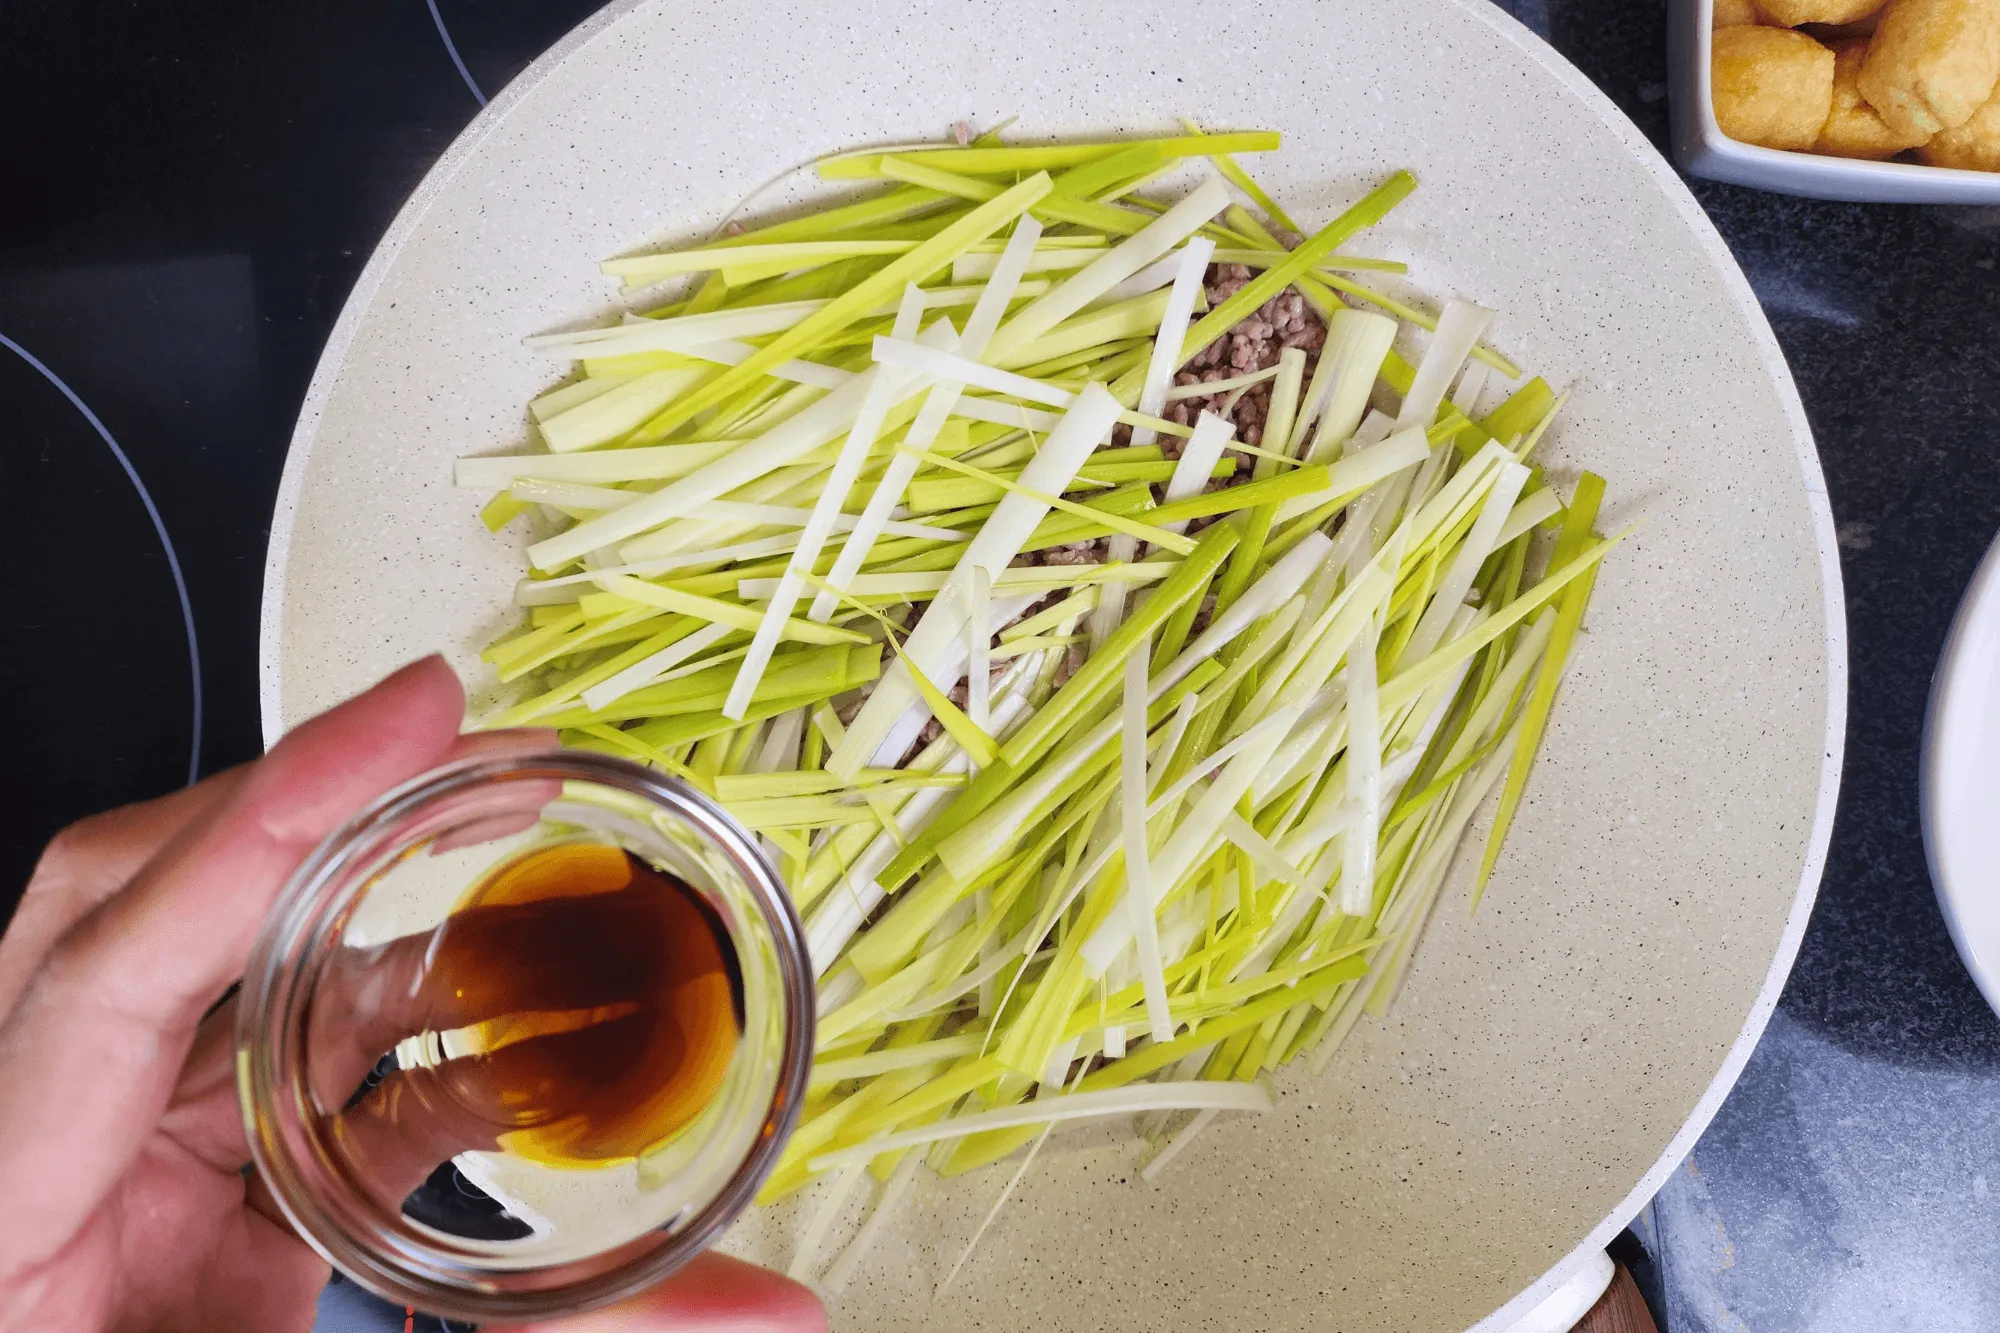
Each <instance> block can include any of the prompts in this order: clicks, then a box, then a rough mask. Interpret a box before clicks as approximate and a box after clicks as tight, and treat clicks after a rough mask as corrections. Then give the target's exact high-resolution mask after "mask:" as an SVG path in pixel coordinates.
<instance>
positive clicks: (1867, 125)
mask: <svg viewBox="0 0 2000 1333" xmlns="http://www.w3.org/2000/svg"><path fill="white" fill-rule="evenodd" d="M1867 54H1868V43H1867V42H1841V43H1839V44H1838V45H1836V46H1835V47H1834V48H1833V110H1832V112H1831V113H1829V114H1828V116H1827V118H1826V124H1825V125H1823V126H1821V127H1820V132H1819V142H1818V143H1816V144H1814V145H1813V151H1814V152H1816V153H1825V154H1828V155H1829V156H1832V157H1860V158H1871V159H1874V160H1876V161H1880V160H1881V159H1882V158H1885V157H1894V156H1895V155H1896V154H1898V153H1900V152H1902V151H1903V150H1904V149H1906V148H1916V147H1918V146H1920V145H1921V144H1923V143H1924V141H1925V139H1926V138H1927V137H1928V136H1926V135H1921V134H1917V135H1910V134H1898V133H1896V131H1894V130H1892V129H1890V128H1889V126H1888V123H1887V122H1886V121H1884V120H1883V119H1882V117H1881V116H1880V115H1879V114H1877V112H1876V110H1875V108H1874V107H1872V106H1870V105H1869V104H1868V100H1867V99H1866V98H1864V97H1863V96H1862V95H1861V89H1860V87H1859V86H1858V81H1859V79H1860V77H1861V62H1862V60H1863V59H1864V58H1866V56H1867Z"/></svg>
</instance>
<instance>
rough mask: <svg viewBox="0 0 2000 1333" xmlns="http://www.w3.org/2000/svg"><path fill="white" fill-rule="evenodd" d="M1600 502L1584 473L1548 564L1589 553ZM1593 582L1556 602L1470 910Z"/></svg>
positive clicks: (1517, 796) (1529, 762)
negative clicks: (1552, 624) (1550, 631)
mask: <svg viewBox="0 0 2000 1333" xmlns="http://www.w3.org/2000/svg"><path fill="white" fill-rule="evenodd" d="M1603 501H1604V478H1602V477H1600V476H1598V475H1597V474H1596V473H1594V472H1586V473H1584V474H1583V475H1582V476H1581V477H1579V478H1578V479H1577V483H1576V490H1575V492H1574V493H1573V494H1572V495H1571V497H1570V502H1569V511H1568V513H1566V514H1565V515H1564V516H1563V528H1562V534H1561V535H1560V536H1559V537H1557V538H1556V549H1555V554H1554V555H1553V556H1552V557H1551V559H1550V562H1549V563H1550V564H1551V565H1553V566H1555V567H1556V568H1558V569H1566V568H1568V567H1569V566H1571V565H1572V564H1574V563H1575V562H1576V561H1577V560H1578V559H1579V558H1580V557H1581V556H1582V555H1583V554H1584V553H1585V552H1586V551H1587V550H1588V549H1590V542H1591V528H1592V526H1593V525H1595V523H1596V522H1597V512H1598V509H1599V508H1600V507H1601V506H1602V504H1603ZM1595 578H1596V566H1595V565H1593V566H1591V567H1590V568H1589V569H1587V570H1586V571H1584V575H1583V577H1582V578H1580V579H1578V580H1577V581H1576V583H1575V584H1574V585H1572V586H1571V587H1570V588H1569V589H1568V590H1567V591H1565V592H1564V593H1563V597H1562V601H1561V604H1560V605H1559V606H1558V607H1557V609H1556V628H1555V633H1554V635H1553V636H1552V637H1551V638H1550V641H1549V646H1548V649H1547V651H1546V653H1545V655H1544V656H1543V658H1542V669H1541V673H1540V674H1539V675H1538V676H1537V677H1536V678H1535V688H1534V692H1533V693H1532V694H1530V695H1529V696H1528V704H1527V707H1526V709H1525V710H1524V711H1523V712H1522V715H1521V723H1520V727H1521V737H1520V741H1519V742H1518V743H1517V744H1516V746H1515V748H1514V758H1513V760H1512V762H1511V763H1510V764H1509V766H1508V769H1507V785H1506V786H1505V787H1503V788H1502V789H1501V792H1500V807H1499V809H1498V810H1497V811H1496V812H1495V813H1494V816H1493V827H1492V830H1491V831H1490V832H1489V833H1488V834H1487V835H1486V848H1485V851H1484V852H1483V853H1482V854H1481V855H1480V858H1479V878H1478V880H1477V881H1476V883H1475V886H1474V891H1473V899H1472V905H1473V906H1474V907H1475V908H1477V907H1478V905H1479V899H1480V896H1481V895H1483V894H1484V893H1485V891H1486V881H1487V880H1488V879H1490V878H1491V877H1492V875H1493V867H1494V865H1495V863H1496V862H1497V861H1498V860H1499V858H1500V844H1501V842H1502V841H1503V840H1504V839H1505V838H1506V836H1507V829H1508V827H1509V826H1510V825H1511V824H1512V823H1513V820H1514V811H1515V810H1516V808H1518V807H1519V805H1520V803H1521V794H1522V792H1523V791H1525V790H1526V788H1527V785H1528V773H1529V771H1530V770H1531V769H1532V768H1533V767H1534V764H1535V755H1536V753H1537V752H1538V751H1539V750H1540V749H1541V742H1542V732H1543V730H1544V729H1545V728H1546V727H1547V725H1548V720H1549V710H1550V708H1551V707H1553V706H1554V704H1555V697H1556V687H1557V686H1558V685H1559V684H1561V683H1562V676H1563V670H1564V668H1565V667H1567V666H1568V664H1569V654H1570V650H1571V647H1572V645H1573V644H1574V643H1575V642H1576V635H1577V630H1578V629H1579V628H1580V627H1581V626H1582V624H1583V613H1584V609H1585V607H1586V606H1588V605H1589V603H1590V590H1591V585H1592V583H1593V582H1594V581H1595ZM1548 581H1549V580H1548V578H1546V577H1545V578H1544V579H1543V581H1542V584H1540V585H1537V587H1536V591H1540V588H1541V587H1542V586H1543V585H1546V584H1547V583H1548ZM1522 600H1526V598H1523V599H1522Z"/></svg>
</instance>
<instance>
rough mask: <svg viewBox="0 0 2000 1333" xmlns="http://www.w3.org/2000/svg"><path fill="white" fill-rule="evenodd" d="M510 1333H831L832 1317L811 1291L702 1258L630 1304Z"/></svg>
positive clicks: (731, 1262)
mask: <svg viewBox="0 0 2000 1333" xmlns="http://www.w3.org/2000/svg"><path fill="white" fill-rule="evenodd" d="M489 1333H500V1330H489ZM506 1333H826V1309H825V1307H823V1306H822V1305H821V1304H820V1303H819V1297H817V1296H815V1295H813V1294H812V1292H811V1291H809V1290H807V1289H806V1288H805V1287H802V1286H800V1285H799V1284H798V1283H796V1282H794V1281H792V1280H791V1279H790V1278H788V1277H781V1276H779V1275H778V1274H776V1273H773V1272H772V1271H771V1270H770V1269H768V1268H759V1267H757V1265H755V1264H746V1263H744V1262H743V1261H742V1260H741V1259H731V1258H730V1257H729V1256H728V1255H726V1254H703V1255H698V1256H696V1257H695V1259H694V1260H693V1262H691V1263H689V1264H688V1266H687V1267H685V1268H683V1269H681V1270H680V1271H679V1272H678V1273H675V1274H674V1275H673V1276H672V1277H670V1278H668V1279H667V1280H666V1281H665V1282H662V1283H661V1284H660V1285H659V1286H657V1287H654V1288H653V1289H651V1290H650V1291H646V1292H642V1293H640V1294H639V1295H637V1296H634V1297H633V1298H632V1299H630V1300H627V1301H620V1302H619V1303H618V1304H616V1305H608V1306H606V1307H605V1308H604V1309H602V1310H593V1311H591V1312H590V1313H589V1314H584V1315H575V1316H572V1317H571V1318H568V1319H556V1320H549V1321H544V1322H540V1323H534V1324H521V1325H517V1326H514V1327H512V1328H510V1329H508V1330H506Z"/></svg>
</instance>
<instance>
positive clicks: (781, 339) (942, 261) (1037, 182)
mask: <svg viewBox="0 0 2000 1333" xmlns="http://www.w3.org/2000/svg"><path fill="white" fill-rule="evenodd" d="M1050 184H1051V183H1050V180H1049V175H1048V173H1047V172H1045V171H1038V172H1036V173H1035V174H1034V175H1032V176H1030V177H1028V179H1026V180H1024V181H1022V182H1021V183H1020V184H1019V185H1016V186H1014V187H1013V188H1012V189H1009V190H1007V191H1005V192H1004V193H1002V194H1000V195H999V196H998V197H996V198H994V199H991V200H988V201H987V202H986V203H983V204H981V205H979V206H978V207H977V208H975V209H973V210H972V211H971V212H970V213H967V214H966V215H965V216H964V217H962V218H960V219H958V220H957V221H956V222H954V223H952V224H951V225H950V226H948V227H946V228H945V229H944V230H943V231H940V232H939V233H938V234H937V235H935V236H933V237H931V238H929V239H928V240H926V241H925V242H924V243H923V244H921V245H919V246H918V247H917V248H916V249H914V250H912V251H910V252H909V253H908V254H904V255H898V256H897V257H896V258H895V259H893V260H891V261H890V262H889V263H888V264H887V265H886V266H884V267H883V268H882V269H881V270H879V271H878V272H876V273H872V274H870V275H869V276H868V277H866V278H864V279H862V280H861V281H860V282H859V283H856V284H855V285H854V286H852V287H850V288H848V289H847V290H846V291H844V292H842V293H841V294H840V295H839V296H836V297H834V298H833V299H832V300H830V301H828V302H827V303H826V304H825V305H824V306H821V307H820V308H819V309H818V310H815V311H814V312H813V313H812V314H810V315H807V316H806V317H805V318H804V319H802V320H800V321H799V322H798V323H797V324H794V325H793V326H792V327H791V328H789V329H787V330H786V331H785V332H783V333H781V334H779V335H778V336H777V337H776V338H774V339H772V340H771V341H770V342H769V343H766V344H765V345H764V346H763V347H761V348H759V349H758V351H757V353H756V355H754V356H752V357H750V358H749V359H747V360H745V361H743V362H741V363H739V364H737V365H734V366H731V367H730V368H729V369H728V370H726V371H724V372H723V373H722V374H720V375H718V376H716V378H714V379H712V380H710V381H709V382H708V383H706V384H703V385H700V386H698V387H696V388H695V389H693V390H691V391H690V392H689V393H688V394H686V395H685V396H684V397H682V398H680V399H679V400H678V401H676V402H674V403H672V404H670V405H669V406H668V407H667V409H666V410H665V411H664V412H662V413H661V414H660V415H659V416H657V417H655V418H653V420H652V421H651V422H649V423H648V429H649V430H650V431H652V432H654V433H656V434H664V433H666V432H668V431H671V430H674V429H676V428H677V427H679V426H681V425H683V424H685V423H686V422H688V421H689V420H691V419H693V417H694V416H695V414H696V413H698V412H700V411H701V410H702V409H703V408H707V407H713V406H714V405H715V404H717V403H719V402H722V401H723V400H724V399H726V398H728V397H729V396H730V395H731V394H733V393H735V392H736V391H737V390H739V389H743V388H746V387H748V386H749V385H751V384H753V383H755V382H756V381H757V379H758V378H759V377H761V376H763V375H764V374H765V373H767V372H768V371H769V370H770V369H771V368H772V367H773V366H776V365H780V364H782V363H783V362H786V361H789V360H791V359H792V358H793V357H794V356H797V355H798V354H799V353H800V352H803V351H806V350H809V349H810V348H812V347H814V346H815V345H817V344H819V343H821V342H823V341H824V340H825V339H826V338H827V337H828V336H829V335H831V334H833V333H836V332H838V331H839V330H841V329H844V328H846V327H847V326H848V325H849V324H852V323H853V322H854V321H855V320H856V319H858V318H860V317H861V316H862V315H864V314H866V313H867V312H868V311H869V310H871V309H873V308H874V307H875V306H876V305H877V304H879V303H880V302H882V301H885V300H887V299H889V298H890V297H892V296H894V295H895V294H896V293H897V292H899V291H901V290H902V289H903V287H904V286H905V285H906V284H908V283H912V282H922V281H923V280H924V279H925V278H928V277H929V276H931V275H932V274H933V273H936V272H937V271H938V270H939V269H941V268H944V267H946V266H947V265H949V264H950V263H951V261H952V260H954V259H956V258H958V257H959V256H960V255H962V254H964V253H965V252H966V250H967V249H968V248H969V247H970V246H972V245H973V243H974V242H977V241H983V240H985V239H986V238H987V237H988V236H991V235H992V234H993V233H994V232H996V231H998V230H1000V228H1002V227H1004V226H1006V225H1007V224H1008V223H1009V222H1012V221H1013V220H1014V219H1015V218H1017V217H1019V216H1021V214H1023V213H1025V212H1027V211H1028V209H1029V208H1031V207H1032V206H1033V205H1034V204H1035V203H1036V202H1037V201H1038V200H1040V199H1042V198H1044V197H1045V196H1046V195H1047V194H1048V192H1049V188H1050Z"/></svg>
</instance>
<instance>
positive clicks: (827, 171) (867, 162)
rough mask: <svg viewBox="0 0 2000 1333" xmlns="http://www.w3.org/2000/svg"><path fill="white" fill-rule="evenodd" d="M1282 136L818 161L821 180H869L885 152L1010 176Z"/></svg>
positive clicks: (1237, 149) (1239, 146)
mask: <svg viewBox="0 0 2000 1333" xmlns="http://www.w3.org/2000/svg"><path fill="white" fill-rule="evenodd" d="M1281 142H1282V136H1280V135H1279V134H1278V132H1277V131H1276V130H1249V131H1244V132H1239V133H1234V134H1200V135H1176V136H1173V137H1170V138H1164V139H1134V140H1130V141H1128V142H1123V143H1118V142H1113V143H1077V144H1050V145H1048V146H1046V147H1042V148H947V147H944V146H939V147H937V148H898V149H894V150H893V151H891V152H887V153H883V152H869V151H867V150H865V149H864V150H863V151H861V152H859V153H845V154H842V155H841V156H839V157H831V158H828V159H827V160H826V161H824V162H821V163H820V164H819V168H818V169H819V174H820V178H821V179H822V180H830V181H832V180H868V179H871V178H873V177H877V176H880V175H881V174H882V160H883V159H884V158H885V157H900V158H912V159H915V160H917V161H921V162H926V163H929V164H930V165H932V166H935V167H942V168H944V169H946V170H948V171H956V172H960V173H962V174H964V175H968V176H1009V175H1013V174H1014V173H1016V172H1022V171H1058V170H1062V169H1064V168H1067V167H1075V166H1080V165H1082V164H1083V163H1086V162H1095V161H1098V160H1099V159H1101V158H1106V157H1110V156H1111V155H1112V154H1113V153H1120V152H1130V151H1131V150H1132V149H1134V148H1139V147H1146V146H1150V147H1155V148H1158V149H1159V150H1160V153H1161V156H1162V159H1163V160H1170V159H1173V158H1179V157H1198V156H1206V155H1207V154H1209V153H1215V152H1224V153H1270V152H1275V151H1277V148H1278V145H1279V144H1280V143H1281Z"/></svg>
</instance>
